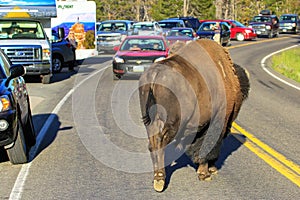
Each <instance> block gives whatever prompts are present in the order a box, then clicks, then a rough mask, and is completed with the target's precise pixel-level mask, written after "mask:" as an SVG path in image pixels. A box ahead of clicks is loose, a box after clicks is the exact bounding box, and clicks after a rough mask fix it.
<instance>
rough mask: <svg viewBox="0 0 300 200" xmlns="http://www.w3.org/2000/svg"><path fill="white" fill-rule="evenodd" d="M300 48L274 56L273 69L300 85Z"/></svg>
mask: <svg viewBox="0 0 300 200" xmlns="http://www.w3.org/2000/svg"><path fill="white" fill-rule="evenodd" d="M299 62H300V48H294V49H290V50H288V51H284V52H282V53H280V54H277V55H274V56H272V68H273V69H274V70H275V71H277V72H279V73H281V74H283V75H284V76H286V77H288V78H290V79H293V80H295V81H297V82H299V83H300V65H299Z"/></svg>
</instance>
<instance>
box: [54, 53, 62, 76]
mask: <svg viewBox="0 0 300 200" xmlns="http://www.w3.org/2000/svg"><path fill="white" fill-rule="evenodd" d="M63 64H64V62H63V59H62V58H61V57H60V56H58V55H53V58H52V72H53V73H59V72H61V70H62V67H63Z"/></svg>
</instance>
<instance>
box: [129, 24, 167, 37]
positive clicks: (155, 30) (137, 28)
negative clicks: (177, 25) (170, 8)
mask: <svg viewBox="0 0 300 200" xmlns="http://www.w3.org/2000/svg"><path fill="white" fill-rule="evenodd" d="M132 29H133V32H132V35H162V34H163V29H162V28H161V27H160V25H159V24H158V22H156V21H152V22H149V21H147V22H137V23H134V24H133V26H132Z"/></svg>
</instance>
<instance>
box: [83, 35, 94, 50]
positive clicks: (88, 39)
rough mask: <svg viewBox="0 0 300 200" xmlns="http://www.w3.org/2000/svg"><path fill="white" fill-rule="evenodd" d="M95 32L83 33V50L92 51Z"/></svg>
mask: <svg viewBox="0 0 300 200" xmlns="http://www.w3.org/2000/svg"><path fill="white" fill-rule="evenodd" d="M94 41H95V31H87V32H86V33H85V40H84V43H83V46H84V48H86V49H94V48H95V43H94Z"/></svg>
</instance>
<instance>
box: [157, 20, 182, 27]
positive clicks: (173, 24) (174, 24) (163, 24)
mask: <svg viewBox="0 0 300 200" xmlns="http://www.w3.org/2000/svg"><path fill="white" fill-rule="evenodd" d="M159 25H160V27H162V28H165V29H166V28H167V29H171V28H173V27H183V25H182V24H181V23H180V22H176V21H174V22H172V21H170V22H159Z"/></svg>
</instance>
